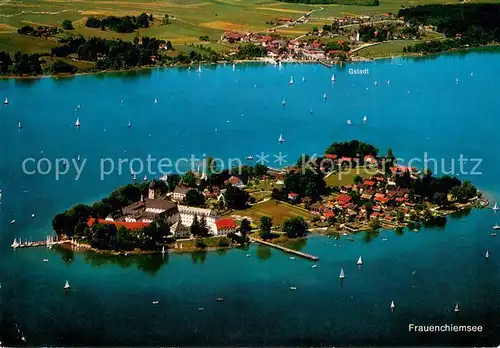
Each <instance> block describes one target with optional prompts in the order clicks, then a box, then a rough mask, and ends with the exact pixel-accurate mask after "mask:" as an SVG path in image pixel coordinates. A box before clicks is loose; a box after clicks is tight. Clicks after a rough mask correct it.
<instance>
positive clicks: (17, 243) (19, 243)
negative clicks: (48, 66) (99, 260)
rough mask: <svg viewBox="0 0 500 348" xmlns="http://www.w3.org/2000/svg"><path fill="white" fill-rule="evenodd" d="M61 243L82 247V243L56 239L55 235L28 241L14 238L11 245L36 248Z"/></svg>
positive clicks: (14, 247) (18, 247) (13, 247)
mask: <svg viewBox="0 0 500 348" xmlns="http://www.w3.org/2000/svg"><path fill="white" fill-rule="evenodd" d="M61 244H71V245H72V246H75V247H80V244H79V243H78V242H76V241H75V240H73V239H64V240H54V237H50V236H49V237H47V240H41V241H36V242H31V241H26V242H23V241H21V240H19V241H17V239H14V242H13V243H12V245H11V247H12V249H23V248H35V247H48V248H51V247H52V246H53V245H61Z"/></svg>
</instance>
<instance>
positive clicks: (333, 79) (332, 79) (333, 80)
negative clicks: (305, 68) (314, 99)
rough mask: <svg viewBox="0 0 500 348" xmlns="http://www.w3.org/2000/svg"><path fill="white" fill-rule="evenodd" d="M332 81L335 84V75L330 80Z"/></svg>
mask: <svg viewBox="0 0 500 348" xmlns="http://www.w3.org/2000/svg"><path fill="white" fill-rule="evenodd" d="M330 80H331V81H332V82H335V74H333V75H332V77H331V78H330Z"/></svg>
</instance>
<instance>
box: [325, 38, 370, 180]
mask: <svg viewBox="0 0 500 348" xmlns="http://www.w3.org/2000/svg"><path fill="white" fill-rule="evenodd" d="M375 47H377V46H375ZM377 173H378V170H377V169H368V168H365V167H363V166H360V167H357V168H353V169H349V170H344V171H340V172H335V173H333V174H331V175H329V176H328V177H327V178H325V182H326V185H327V186H331V187H335V186H345V185H352V184H353V183H354V178H355V177H356V176H357V175H359V176H360V177H362V178H363V179H366V178H369V177H371V176H373V175H375V174H377Z"/></svg>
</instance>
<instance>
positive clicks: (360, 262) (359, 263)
mask: <svg viewBox="0 0 500 348" xmlns="http://www.w3.org/2000/svg"><path fill="white" fill-rule="evenodd" d="M357 264H358V266H361V265H362V264H363V259H362V258H361V256H360V257H359V259H358V262H357Z"/></svg>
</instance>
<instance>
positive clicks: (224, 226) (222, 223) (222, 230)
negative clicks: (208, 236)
mask: <svg viewBox="0 0 500 348" xmlns="http://www.w3.org/2000/svg"><path fill="white" fill-rule="evenodd" d="M215 226H216V228H217V235H221V236H222V235H224V236H225V235H227V234H228V233H235V232H236V228H237V226H236V222H234V220H233V219H218V220H216V221H215Z"/></svg>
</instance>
